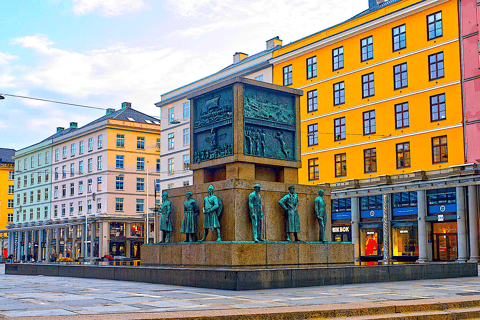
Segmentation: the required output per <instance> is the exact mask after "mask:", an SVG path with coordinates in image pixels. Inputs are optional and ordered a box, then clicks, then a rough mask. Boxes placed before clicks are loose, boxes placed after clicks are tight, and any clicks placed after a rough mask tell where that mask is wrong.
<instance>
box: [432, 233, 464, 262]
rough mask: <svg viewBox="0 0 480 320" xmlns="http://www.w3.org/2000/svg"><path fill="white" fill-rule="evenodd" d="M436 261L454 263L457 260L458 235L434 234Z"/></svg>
mask: <svg viewBox="0 0 480 320" xmlns="http://www.w3.org/2000/svg"><path fill="white" fill-rule="evenodd" d="M433 236H434V251H433V254H434V257H433V258H434V260H437V261H438V260H441V261H453V260H456V259H457V256H458V255H457V234H451V233H445V234H434V235H433Z"/></svg>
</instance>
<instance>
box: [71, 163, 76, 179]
mask: <svg viewBox="0 0 480 320" xmlns="http://www.w3.org/2000/svg"><path fill="white" fill-rule="evenodd" d="M74 175H75V163H70V177H73V176H74Z"/></svg>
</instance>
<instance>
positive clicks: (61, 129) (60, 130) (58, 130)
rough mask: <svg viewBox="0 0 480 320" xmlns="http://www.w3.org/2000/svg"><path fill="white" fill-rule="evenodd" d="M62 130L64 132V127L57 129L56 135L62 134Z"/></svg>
mask: <svg viewBox="0 0 480 320" xmlns="http://www.w3.org/2000/svg"><path fill="white" fill-rule="evenodd" d="M63 130H65V128H64V127H57V133H59V132H62V131H63Z"/></svg>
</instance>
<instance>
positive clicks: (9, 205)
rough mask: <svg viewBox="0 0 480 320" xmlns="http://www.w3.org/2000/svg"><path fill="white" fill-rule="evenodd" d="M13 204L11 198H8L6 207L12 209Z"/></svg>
mask: <svg viewBox="0 0 480 320" xmlns="http://www.w3.org/2000/svg"><path fill="white" fill-rule="evenodd" d="M13 206H14V203H13V199H8V203H7V208H8V209H12V208H13Z"/></svg>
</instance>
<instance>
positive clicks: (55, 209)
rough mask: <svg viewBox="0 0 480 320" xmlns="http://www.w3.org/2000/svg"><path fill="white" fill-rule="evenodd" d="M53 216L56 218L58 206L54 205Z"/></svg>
mask: <svg viewBox="0 0 480 320" xmlns="http://www.w3.org/2000/svg"><path fill="white" fill-rule="evenodd" d="M53 214H54V217H55V218H56V217H58V206H57V205H54V206H53Z"/></svg>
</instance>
